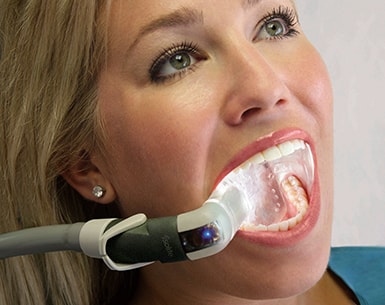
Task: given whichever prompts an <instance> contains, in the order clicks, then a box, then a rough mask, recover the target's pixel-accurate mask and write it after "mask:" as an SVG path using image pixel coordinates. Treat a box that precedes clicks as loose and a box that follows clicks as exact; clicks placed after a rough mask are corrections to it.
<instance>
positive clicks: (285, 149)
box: [217, 139, 315, 232]
mask: <svg viewBox="0 0 385 305" xmlns="http://www.w3.org/2000/svg"><path fill="white" fill-rule="evenodd" d="M314 167H315V165H314V159H313V155H312V152H311V149H310V146H309V144H307V143H306V142H305V141H303V140H299V139H295V140H290V141H286V142H284V143H281V144H279V145H276V146H272V147H270V148H268V149H266V150H264V151H262V152H260V153H257V154H256V155H254V156H252V157H251V158H249V159H248V160H246V161H245V162H243V163H242V164H241V165H240V166H238V167H236V168H235V169H234V170H232V171H231V172H230V173H229V174H227V175H226V176H225V177H224V179H222V180H221V182H220V183H219V184H218V186H217V189H218V188H219V189H220V188H222V187H223V188H226V187H228V186H235V187H237V188H239V189H240V190H242V191H243V193H244V195H245V197H246V200H247V203H248V205H249V213H248V215H247V217H246V219H245V220H244V222H243V223H242V225H241V228H240V229H241V230H244V231H271V232H275V231H288V230H290V229H292V228H293V227H295V226H296V225H297V224H298V223H300V222H301V220H302V219H303V218H304V216H305V214H306V212H307V209H308V206H309V196H310V194H311V191H312V185H313V181H314Z"/></svg>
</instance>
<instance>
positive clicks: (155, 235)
mask: <svg viewBox="0 0 385 305" xmlns="http://www.w3.org/2000/svg"><path fill="white" fill-rule="evenodd" d="M248 213H249V204H248V202H247V199H246V198H245V196H244V195H243V193H242V192H241V191H240V190H239V189H238V188H236V187H228V188H225V189H223V188H222V189H216V190H215V191H214V192H213V193H212V195H211V196H210V198H209V199H208V200H207V201H206V202H205V203H204V204H203V206H202V207H200V208H198V209H196V210H193V211H190V212H186V213H183V214H180V215H177V216H171V217H162V218H153V219H147V217H146V216H145V215H144V214H137V215H134V216H132V217H129V218H127V219H95V220H90V221H88V222H85V223H75V224H68V225H53V226H45V227H37V228H30V229H24V230H20V231H16V232H10V233H5V234H1V235H0V258H1V259H3V258H8V257H13V256H20V255H27V254H35V253H44V252H51V251H64V250H73V251H80V252H83V253H84V254H86V255H88V256H90V257H95V258H100V259H103V261H104V262H105V264H106V265H107V266H108V267H109V268H110V269H113V270H119V271H123V270H130V269H135V268H139V267H142V266H145V265H148V264H151V263H153V262H154V261H160V262H163V263H166V262H176V261H182V260H196V259H200V258H204V257H207V256H211V255H213V254H216V253H218V252H220V251H221V250H223V249H224V248H225V247H226V246H227V245H228V244H229V242H230V241H231V240H232V238H233V237H234V235H235V233H236V231H237V230H238V229H239V227H240V226H241V224H242V222H243V221H244V219H245V218H246V216H247V215H248Z"/></svg>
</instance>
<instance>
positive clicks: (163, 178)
mask: <svg viewBox="0 0 385 305" xmlns="http://www.w3.org/2000/svg"><path fill="white" fill-rule="evenodd" d="M242 2H243V1H241V0H236V1H234V0H224V1H203V0H202V1H200V0H198V1H189V0H165V1H150V0H142V1H129V0H121V1H119V0H116V1H113V2H112V6H111V17H110V20H109V29H108V30H109V54H108V57H107V64H106V66H105V67H104V68H103V71H102V72H101V74H100V78H99V105H98V107H99V109H98V111H99V113H100V116H101V118H102V120H103V124H104V127H105V133H106V135H107V142H106V143H105V145H106V149H105V151H103V152H90V154H89V155H90V156H91V158H90V160H87V161H86V162H83V163H82V164H78V165H77V166H78V167H81V168H82V169H87V170H83V171H82V172H81V173H80V172H79V171H72V173H71V174H68V175H67V176H66V179H67V181H68V182H69V183H70V184H71V185H72V186H73V187H74V188H76V189H77V190H78V191H79V193H81V194H82V195H83V196H84V197H85V198H87V199H90V200H94V201H96V202H99V203H101V204H108V203H110V202H112V201H114V200H116V201H118V202H119V208H120V211H121V214H122V216H123V217H128V216H130V215H132V214H135V213H139V212H142V213H145V214H146V215H147V216H148V217H159V216H165V215H176V214H179V213H181V212H184V211H189V210H192V209H195V208H198V207H200V206H201V204H202V203H203V202H204V201H205V200H206V199H207V197H208V196H209V194H210V192H211V189H212V187H213V184H214V181H215V180H216V178H217V177H218V175H219V174H220V172H221V171H222V170H223V168H224V167H225V166H226V165H227V164H228V162H229V161H230V160H231V158H232V157H234V155H236V154H237V153H238V152H239V151H240V150H242V149H243V148H244V147H246V146H247V145H249V144H250V143H253V142H254V141H256V140H258V139H259V138H261V137H263V136H266V135H267V134H270V133H271V132H274V131H278V130H282V129H285V128H289V127H290V128H293V127H294V128H299V129H302V130H305V131H306V132H307V133H308V134H309V135H310V136H311V138H312V140H313V141H314V145H315V150H316V154H317V160H318V175H319V177H320V189H321V211H320V216H319V219H318V221H317V223H316V225H315V227H314V228H313V229H312V230H311V232H310V233H309V234H307V235H306V236H305V237H304V238H303V239H301V240H299V241H298V242H297V243H295V244H294V245H289V246H284V247H269V246H268V245H261V244H256V243H253V242H249V241H248V240H246V239H245V238H240V237H239V236H236V237H235V238H234V240H233V241H232V242H231V244H230V245H229V246H228V247H227V248H226V249H225V250H224V251H222V252H221V253H219V254H218V255H215V256H212V257H209V258H206V259H203V260H198V261H193V262H182V263H176V264H153V265H151V266H149V267H146V268H143V269H142V271H141V275H140V278H139V286H138V293H137V295H136V298H135V302H134V304H175V305H177V304H186V303H187V304H196V305H198V304H222V305H224V304H301V302H305V301H306V300H307V298H310V297H314V296H316V297H315V298H316V299H317V298H318V297H317V295H322V294H320V293H319V294H316V293H314V291H316V290H317V289H320V288H318V287H321V286H322V285H317V286H315V288H314V289H313V290H309V289H310V288H311V287H313V286H314V285H315V284H316V283H317V282H318V281H319V279H320V278H321V277H322V275H323V274H324V271H325V268H326V265H327V261H328V255H329V247H330V230H331V229H330V228H331V214H332V196H333V195H332V194H333V192H332V184H333V181H332V170H333V168H332V141H333V140H332V93H331V86H330V82H329V78H328V74H327V71H326V69H325V66H324V64H323V62H322V60H321V58H320V56H319V54H318V53H317V52H316V51H315V49H314V48H313V46H312V45H311V44H310V43H309V41H308V40H307V39H306V37H305V36H304V34H303V33H302V32H301V29H300V26H299V24H296V25H295V29H296V30H297V31H299V34H298V35H294V36H292V37H285V38H283V39H266V37H265V36H264V35H263V33H262V34H261V32H260V27H261V26H262V23H261V20H262V19H263V17H264V16H265V15H266V14H267V13H268V12H271V11H272V10H273V9H276V10H277V9H278V8H279V6H283V7H289V8H291V9H294V6H293V3H292V2H291V1H289V0H271V1H266V0H265V1H259V2H258V1H255V3H253V4H252V5H248V6H247V5H246V6H245V5H242ZM182 7H184V8H189V9H190V10H196V12H198V14H196V15H197V16H198V17H199V18H195V19H196V20H194V22H190V23H186V22H185V23H183V24H175V23H174V25H173V26H170V25H168V26H167V27H165V26H163V27H160V28H156V29H155V28H154V27H150V28H149V27H146V25H148V24H149V23H151V21H153V20H154V19H156V18H158V17H160V16H164V15H165V14H169V13H171V12H174V11H175V10H178V9H180V8H182ZM178 13H179V14H178V15H179V16H180V15H181V12H180V11H179V12H178ZM197 16H195V17H197ZM202 20H203V21H202ZM143 27H145V28H146V31H145V32H143ZM255 37H257V39H255ZM186 41H187V42H190V41H191V42H193V43H194V44H195V43H196V44H197V45H198V46H199V47H198V48H199V54H198V55H196V54H192V55H193V56H192V58H193V65H192V67H193V68H192V69H187V70H186V73H183V75H178V76H176V77H174V78H172V79H171V80H167V81H166V82H163V83H154V82H151V78H150V75H149V69H150V67H151V65H152V63H153V61H154V58H156V57H157V56H159V54H160V53H162V51H163V50H164V49H165V48H168V47H170V46H172V45H173V44H174V45H175V44H178V43H183V42H186ZM87 162H88V163H89V164H85V163H87ZM77 169H79V168H77ZM96 184H100V185H103V186H104V187H105V189H106V194H105V196H104V197H102V198H100V199H95V198H94V197H92V193H91V190H92V188H93V186H95V185H96ZM159 279H161V280H159ZM324 281H326V282H327V283H331V287H334V288H335V289H337V290H338V287H337V285H336V284H335V283H333V282H332V281H331V280H330V279H325V280H324ZM320 283H323V282H322V281H321V282H320ZM324 286H325V285H323V286H322V287H324ZM329 288H330V287H329ZM308 290H309V292H307V293H305V292H306V291H308ZM310 292H311V293H310ZM342 295H344V294H343V293H342ZM329 301H330V300H329ZM319 304H322V303H319ZM341 304H342V303H341Z"/></svg>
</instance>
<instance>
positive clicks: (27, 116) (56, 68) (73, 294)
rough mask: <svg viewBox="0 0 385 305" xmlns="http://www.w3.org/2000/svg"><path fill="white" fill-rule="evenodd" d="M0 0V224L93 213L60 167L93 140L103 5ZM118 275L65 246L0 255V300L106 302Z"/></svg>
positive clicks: (66, 219) (17, 225)
mask: <svg viewBox="0 0 385 305" xmlns="http://www.w3.org/2000/svg"><path fill="white" fill-rule="evenodd" d="M0 1H1V2H0V84H1V90H0V103H1V105H0V109H1V110H0V111H1V112H0V116H1V117H0V141H1V142H0V147H1V149H0V162H1V164H0V198H1V208H0V233H3V232H7V231H13V230H19V229H22V228H26V227H32V226H43V225H50V224H57V223H70V222H76V221H85V220H87V219H89V218H91V217H96V216H97V215H96V214H98V211H97V210H98V208H97V207H96V206H94V205H93V204H92V203H89V202H85V201H84V200H83V199H82V198H81V197H80V196H79V195H78V194H77V193H75V192H74V191H73V190H72V189H71V188H70V187H69V186H68V185H67V184H66V183H65V181H64V180H63V179H62V178H61V177H60V174H61V173H63V171H65V169H66V168H68V166H69V165H70V164H72V163H73V162H76V160H77V158H79V157H81V156H82V154H85V153H87V152H89V151H91V150H92V149H99V146H100V143H101V142H102V141H101V137H100V136H98V135H100V134H101V127H100V126H99V120H98V118H97V87H96V86H97V76H98V71H99V69H100V66H101V64H102V60H103V58H104V56H105V52H106V48H105V45H106V42H105V36H106V34H105V32H106V25H105V21H106V18H105V17H106V15H107V13H108V9H107V6H108V4H107V3H106V1H102V0H100V1H98V0H94V1H92V0H30V1H25V0H24V1H22V0H20V1H16V0H0ZM103 213H104V214H105V215H104V216H105V217H108V216H109V215H108V214H112V212H110V211H103V212H102V213H101V214H103ZM122 276H127V275H124V274H113V273H111V272H109V271H108V270H107V269H106V268H105V267H104V266H101V265H100V263H99V262H96V261H93V260H91V259H89V258H86V257H85V256H84V255H82V254H78V253H72V252H62V253H48V254H41V255H34V256H32V255H31V256H24V257H17V258H10V259H6V260H2V261H0V304H1V305H8V304H9V305H11V304H12V305H17V304H23V305H24V304H30V305H43V304H50V305H59V304H60V305H64V304H77V305H82V304H84V305H85V304H87V305H89V304H109V303H110V302H113V300H112V295H114V294H116V293H117V292H116V291H114V288H115V287H119V284H114V281H115V282H127V279H125V280H124V281H122V280H120V281H119V277H122ZM103 282H105V283H103ZM103 284H105V286H106V287H104V288H103ZM109 285H110V287H112V288H113V289H111V291H110V290H109V289H110V288H109V287H108V286H109Z"/></svg>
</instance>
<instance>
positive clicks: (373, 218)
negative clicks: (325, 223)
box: [297, 0, 385, 245]
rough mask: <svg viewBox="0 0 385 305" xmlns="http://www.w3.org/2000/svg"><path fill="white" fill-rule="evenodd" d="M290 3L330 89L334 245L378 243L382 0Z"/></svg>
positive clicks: (383, 117)
mask: <svg viewBox="0 0 385 305" xmlns="http://www.w3.org/2000/svg"><path fill="white" fill-rule="evenodd" d="M297 5H298V11H299V14H300V21H301V24H302V27H303V29H304V31H305V33H306V35H307V36H308V37H309V39H310V40H311V41H312V42H313V44H314V45H315V46H316V47H317V49H318V50H319V52H320V53H321V55H322V57H323V58H324V60H325V62H326V64H327V66H328V69H329V72H330V75H331V79H332V82H333V87H334V99H335V108H334V109H335V110H334V111H335V113H334V122H335V127H334V129H335V212H334V232H333V245H385V94H384V91H385V34H384V30H385V18H384V15H383V13H384V12H385V2H384V1H382V0H367V1H351V0H337V1H336V0H297Z"/></svg>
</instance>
